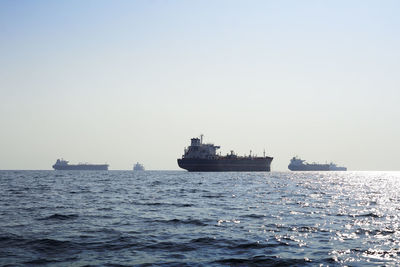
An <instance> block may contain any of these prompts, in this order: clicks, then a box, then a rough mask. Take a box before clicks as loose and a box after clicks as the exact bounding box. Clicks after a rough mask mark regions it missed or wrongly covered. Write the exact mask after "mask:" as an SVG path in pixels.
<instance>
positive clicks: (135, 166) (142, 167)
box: [133, 162, 144, 171]
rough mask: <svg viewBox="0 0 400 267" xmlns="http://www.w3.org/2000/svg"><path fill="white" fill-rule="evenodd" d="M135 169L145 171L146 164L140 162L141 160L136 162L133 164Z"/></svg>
mask: <svg viewBox="0 0 400 267" xmlns="http://www.w3.org/2000/svg"><path fill="white" fill-rule="evenodd" d="M133 170H134V171H144V166H143V165H142V164H140V163H139V162H136V164H135V165H134V166H133Z"/></svg>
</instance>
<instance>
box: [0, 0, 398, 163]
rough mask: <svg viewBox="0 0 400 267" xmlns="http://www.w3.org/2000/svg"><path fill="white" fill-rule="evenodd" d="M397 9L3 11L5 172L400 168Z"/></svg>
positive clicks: (345, 5) (291, 4)
mask: <svg viewBox="0 0 400 267" xmlns="http://www.w3.org/2000/svg"><path fill="white" fill-rule="evenodd" d="M399 14H400V1H397V0H395V1H385V0H383V1H364V0H360V1H347V0H346V1H297V0H293V1H230V0H229V1H151V0H149V1H97V0H96V1H13V0H10V1H5V0H3V1H0V169H50V168H51V165H52V164H53V163H54V162H55V160H56V159H57V158H60V157H63V158H65V159H68V160H70V161H71V162H72V163H78V162H85V161H87V162H92V163H102V162H107V163H109V164H110V169H131V168H132V166H133V163H135V162H136V161H139V162H141V163H143V164H144V165H145V167H146V168H147V169H161V170H162V169H178V166H177V164H176V159H177V158H178V157H180V156H181V155H182V153H183V149H184V147H185V146H187V145H189V142H190V138H191V137H195V136H198V135H200V134H204V135H205V140H206V141H209V142H213V143H215V144H216V145H220V146H221V151H222V153H227V152H229V151H230V150H231V149H233V150H235V151H236V152H237V153H239V154H248V153H249V150H250V149H251V150H252V151H253V153H256V154H258V155H262V153H263V150H264V148H265V149H266V151H267V154H268V155H271V156H273V157H274V160H273V163H272V169H273V170H275V171H279V170H287V165H288V163H289V160H290V158H291V157H292V156H294V155H299V156H300V157H302V158H304V159H306V160H308V161H317V162H325V161H328V162H329V161H334V162H336V163H338V164H340V165H345V166H347V167H348V168H349V169H350V170H400V162H399V159H400V157H399V155H400V103H399V101H400V16H399Z"/></svg>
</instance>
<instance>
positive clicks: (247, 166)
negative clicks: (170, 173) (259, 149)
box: [178, 157, 273, 172]
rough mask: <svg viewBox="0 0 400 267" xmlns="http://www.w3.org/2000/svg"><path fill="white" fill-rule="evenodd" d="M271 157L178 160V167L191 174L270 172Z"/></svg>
mask: <svg viewBox="0 0 400 267" xmlns="http://www.w3.org/2000/svg"><path fill="white" fill-rule="evenodd" d="M272 159H273V158H271V157H263V158H261V157H259V158H217V159H195V158H182V159H178V165H179V167H181V168H182V169H185V170H188V171H190V172H269V171H271V162H272Z"/></svg>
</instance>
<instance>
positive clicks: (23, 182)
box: [0, 171, 400, 266]
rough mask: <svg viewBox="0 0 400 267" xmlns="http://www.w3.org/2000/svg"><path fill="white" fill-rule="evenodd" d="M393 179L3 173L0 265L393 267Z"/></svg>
mask: <svg viewBox="0 0 400 267" xmlns="http://www.w3.org/2000/svg"><path fill="white" fill-rule="evenodd" d="M399 196H400V173H398V172H271V173H235V172H230V173H188V172H184V171H145V172H132V171H108V172H107V171H103V172H102V171H86V172H84V171H0V200H1V202H0V203H1V204H0V265H10V266H13V265H49V266H132V265H153V266H154V265H163V266H164V265H166V266H185V265H186V266H248V265H251V266H257V265H259V266H268V265H276V266H282V265H286V266H307V265H308V266H319V265H322V266H328V265H329V266H345V265H347V266H368V265H370V266H375V265H379V266H381V265H393V266H396V265H400V217H399V215H400V199H399Z"/></svg>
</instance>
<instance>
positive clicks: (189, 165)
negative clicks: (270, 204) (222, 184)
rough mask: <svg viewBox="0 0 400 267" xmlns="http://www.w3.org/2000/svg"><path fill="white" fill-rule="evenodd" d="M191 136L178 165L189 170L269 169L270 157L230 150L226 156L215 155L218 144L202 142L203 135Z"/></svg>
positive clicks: (252, 170)
mask: <svg viewBox="0 0 400 267" xmlns="http://www.w3.org/2000/svg"><path fill="white" fill-rule="evenodd" d="M200 138H201V139H199V138H192V139H191V144H190V146H189V147H188V148H187V149H185V150H184V154H183V156H182V158H180V159H178V165H179V167H181V168H182V169H185V170H188V171H190V172H228V171H245V172H254V171H268V172H269V171H271V162H272V159H273V158H272V157H266V156H265V152H264V156H263V157H257V156H256V157H254V156H252V155H251V151H250V155H249V156H248V157H245V156H237V155H236V154H234V152H233V151H231V153H230V154H227V155H226V156H221V155H217V153H216V151H217V149H219V148H220V147H219V146H215V145H213V144H203V135H201V137H200Z"/></svg>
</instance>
